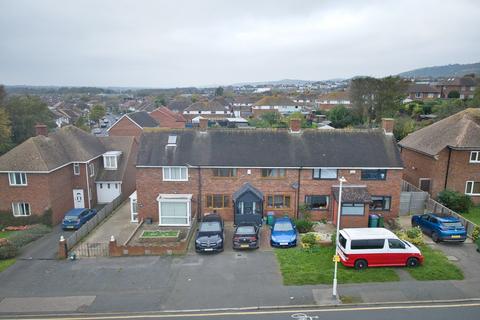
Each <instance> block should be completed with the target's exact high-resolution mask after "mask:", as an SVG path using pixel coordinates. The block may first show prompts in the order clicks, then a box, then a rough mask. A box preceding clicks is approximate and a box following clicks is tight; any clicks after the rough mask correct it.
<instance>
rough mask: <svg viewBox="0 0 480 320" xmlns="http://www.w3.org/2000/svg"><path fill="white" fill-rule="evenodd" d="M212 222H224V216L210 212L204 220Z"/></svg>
mask: <svg viewBox="0 0 480 320" xmlns="http://www.w3.org/2000/svg"><path fill="white" fill-rule="evenodd" d="M209 221H210V222H212V221H218V222H222V218H221V217H220V216H219V215H218V214H209V215H206V216H204V217H203V219H202V222H209Z"/></svg>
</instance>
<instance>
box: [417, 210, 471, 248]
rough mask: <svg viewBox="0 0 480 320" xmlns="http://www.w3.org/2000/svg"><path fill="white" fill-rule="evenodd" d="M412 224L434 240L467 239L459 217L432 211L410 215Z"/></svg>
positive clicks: (461, 240) (462, 240)
mask: <svg viewBox="0 0 480 320" xmlns="http://www.w3.org/2000/svg"><path fill="white" fill-rule="evenodd" d="M412 226H413V227H416V226H418V227H420V229H422V231H423V232H425V233H426V234H428V235H430V237H432V240H433V241H435V242H439V241H460V242H464V241H465V240H466V239H467V230H466V229H465V226H464V225H463V224H462V222H461V221H460V219H458V218H456V217H453V216H439V215H436V214H434V213H426V214H422V215H415V216H412Z"/></svg>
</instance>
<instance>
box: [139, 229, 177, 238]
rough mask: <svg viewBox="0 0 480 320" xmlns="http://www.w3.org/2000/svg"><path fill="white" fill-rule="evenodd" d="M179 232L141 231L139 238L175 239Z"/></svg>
mask: <svg viewBox="0 0 480 320" xmlns="http://www.w3.org/2000/svg"><path fill="white" fill-rule="evenodd" d="M179 233H180V231H178V230H164V231H160V230H154V231H147V230H146V231H143V233H142V235H141V238H176V237H178V234H179Z"/></svg>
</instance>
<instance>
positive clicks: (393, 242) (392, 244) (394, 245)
mask: <svg viewBox="0 0 480 320" xmlns="http://www.w3.org/2000/svg"><path fill="white" fill-rule="evenodd" d="M388 247H389V248H390V249H405V244H404V243H403V242H402V241H400V240H398V239H388Z"/></svg>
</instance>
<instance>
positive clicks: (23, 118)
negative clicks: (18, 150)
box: [5, 96, 55, 144]
mask: <svg viewBox="0 0 480 320" xmlns="http://www.w3.org/2000/svg"><path fill="white" fill-rule="evenodd" d="M5 110H6V112H7V113H8V115H9V118H10V121H11V124H12V142H13V143H14V144H19V143H22V142H23V141H25V140H27V139H28V138H30V137H32V136H34V135H35V125H36V124H39V123H41V124H45V125H47V126H48V127H49V128H54V127H55V123H54V121H53V118H52V115H51V113H50V110H48V107H47V104H46V103H44V102H42V100H40V98H39V97H36V96H35V97H34V96H14V97H12V98H10V99H7V101H6V102H5Z"/></svg>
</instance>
